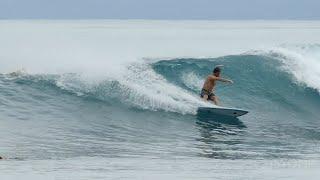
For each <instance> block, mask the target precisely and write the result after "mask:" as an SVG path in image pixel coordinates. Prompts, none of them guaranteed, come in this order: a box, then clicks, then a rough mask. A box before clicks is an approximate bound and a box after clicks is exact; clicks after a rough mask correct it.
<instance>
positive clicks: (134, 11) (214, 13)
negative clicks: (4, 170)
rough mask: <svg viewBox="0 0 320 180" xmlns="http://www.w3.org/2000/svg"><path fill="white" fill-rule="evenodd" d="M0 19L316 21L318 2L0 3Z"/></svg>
mask: <svg viewBox="0 0 320 180" xmlns="http://www.w3.org/2000/svg"><path fill="white" fill-rule="evenodd" d="M0 18H1V19H29V18H30V19H46V18H50V19H102V18H103V19H205V20H208V19H209V20H210V19H213V20H214V19H310V20H312V19H320V0H0Z"/></svg>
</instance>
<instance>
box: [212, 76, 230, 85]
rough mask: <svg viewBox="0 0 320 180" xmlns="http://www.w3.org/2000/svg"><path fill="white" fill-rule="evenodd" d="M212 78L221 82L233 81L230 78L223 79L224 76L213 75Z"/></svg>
mask: <svg viewBox="0 0 320 180" xmlns="http://www.w3.org/2000/svg"><path fill="white" fill-rule="evenodd" d="M213 78H214V80H216V81H221V82H226V83H231V84H233V81H232V80H230V79H224V78H221V77H216V76H213Z"/></svg>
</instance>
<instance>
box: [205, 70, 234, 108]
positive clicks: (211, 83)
mask: <svg viewBox="0 0 320 180" xmlns="http://www.w3.org/2000/svg"><path fill="white" fill-rule="evenodd" d="M220 73H221V68H220V66H218V67H215V68H214V70H213V74H212V75H209V76H208V77H207V79H206V81H205V82H204V85H203V88H202V90H201V94H200V96H201V98H202V99H204V100H205V101H213V103H214V104H215V105H218V103H219V101H218V98H217V96H216V95H215V94H214V93H213V91H214V87H215V85H216V81H222V82H227V83H233V81H232V80H229V79H224V78H221V77H220Z"/></svg>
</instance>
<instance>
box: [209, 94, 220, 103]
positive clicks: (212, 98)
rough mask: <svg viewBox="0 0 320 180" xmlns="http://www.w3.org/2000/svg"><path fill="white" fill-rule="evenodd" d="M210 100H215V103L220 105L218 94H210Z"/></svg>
mask: <svg viewBox="0 0 320 180" xmlns="http://www.w3.org/2000/svg"><path fill="white" fill-rule="evenodd" d="M210 100H211V101H213V103H214V104H215V105H218V104H219V100H218V97H217V96H215V95H214V96H210Z"/></svg>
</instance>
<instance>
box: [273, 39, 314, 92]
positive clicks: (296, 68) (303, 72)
mask: <svg viewBox="0 0 320 180" xmlns="http://www.w3.org/2000/svg"><path fill="white" fill-rule="evenodd" d="M270 52H271V53H277V54H280V55H281V56H280V57H279V59H280V60H281V61H282V62H283V63H284V66H283V67H282V68H283V69H284V70H286V71H287V72H289V73H291V74H292V75H293V77H294V79H295V80H296V81H297V82H298V83H301V84H304V85H306V86H308V87H311V88H314V89H316V90H318V91H319V92H320V46H319V45H304V46H301V45H299V46H292V45H291V46H289V45H285V46H283V47H278V48H274V49H272V50H270Z"/></svg>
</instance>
